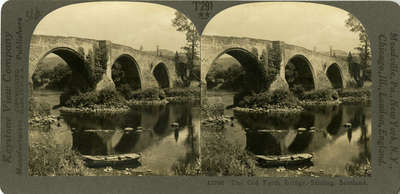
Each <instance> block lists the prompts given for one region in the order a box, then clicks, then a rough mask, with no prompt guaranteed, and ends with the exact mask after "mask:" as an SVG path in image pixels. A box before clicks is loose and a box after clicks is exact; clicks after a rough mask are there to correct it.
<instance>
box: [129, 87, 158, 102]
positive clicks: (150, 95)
mask: <svg viewBox="0 0 400 194" xmlns="http://www.w3.org/2000/svg"><path fill="white" fill-rule="evenodd" d="M162 98H165V93H164V92H163V90H161V89H159V88H149V89H145V90H138V91H134V92H132V93H131V96H130V98H129V99H135V100H160V99H162Z"/></svg>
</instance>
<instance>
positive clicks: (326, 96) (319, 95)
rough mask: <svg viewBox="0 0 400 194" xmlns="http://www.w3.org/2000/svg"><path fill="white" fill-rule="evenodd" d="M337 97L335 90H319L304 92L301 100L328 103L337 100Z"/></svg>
mask: <svg viewBox="0 0 400 194" xmlns="http://www.w3.org/2000/svg"><path fill="white" fill-rule="evenodd" d="M338 98H339V95H338V93H337V91H336V90H332V89H320V90H313V91H309V92H305V93H304V95H303V97H302V98H301V99H302V100H312V101H330V100H337V99H338Z"/></svg>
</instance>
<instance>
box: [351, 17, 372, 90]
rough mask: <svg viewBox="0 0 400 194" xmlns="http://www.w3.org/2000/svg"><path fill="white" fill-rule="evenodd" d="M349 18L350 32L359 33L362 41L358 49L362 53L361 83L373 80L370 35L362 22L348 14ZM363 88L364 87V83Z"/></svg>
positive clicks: (360, 54) (360, 55)
mask: <svg viewBox="0 0 400 194" xmlns="http://www.w3.org/2000/svg"><path fill="white" fill-rule="evenodd" d="M348 16H349V18H347V20H346V27H348V28H350V31H352V32H355V33H358V36H359V40H360V46H359V47H356V48H355V49H357V50H358V51H359V52H360V53H359V57H360V70H361V71H362V77H361V80H360V81H361V82H362V81H364V80H371V77H370V73H368V72H370V70H371V67H370V65H369V64H370V63H369V62H370V60H371V43H370V41H369V39H368V34H367V31H366V30H365V28H364V26H363V25H362V24H361V22H360V21H359V20H358V19H357V18H356V17H354V16H353V15H352V14H350V13H349V14H348ZM359 84H361V86H362V85H363V84H362V83H359Z"/></svg>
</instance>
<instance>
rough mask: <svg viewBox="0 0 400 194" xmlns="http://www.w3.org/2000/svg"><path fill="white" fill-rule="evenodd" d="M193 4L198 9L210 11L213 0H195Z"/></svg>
mask: <svg viewBox="0 0 400 194" xmlns="http://www.w3.org/2000/svg"><path fill="white" fill-rule="evenodd" d="M193 4H194V9H195V10H196V11H210V10H212V8H213V2H211V1H193Z"/></svg>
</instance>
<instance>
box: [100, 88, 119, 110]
mask: <svg viewBox="0 0 400 194" xmlns="http://www.w3.org/2000/svg"><path fill="white" fill-rule="evenodd" d="M124 101H125V100H124V99H123V97H122V96H121V95H120V94H119V93H118V92H117V91H116V90H113V89H103V90H100V91H99V92H98V94H97V103H96V104H103V105H110V106H120V105H123V104H124Z"/></svg>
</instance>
